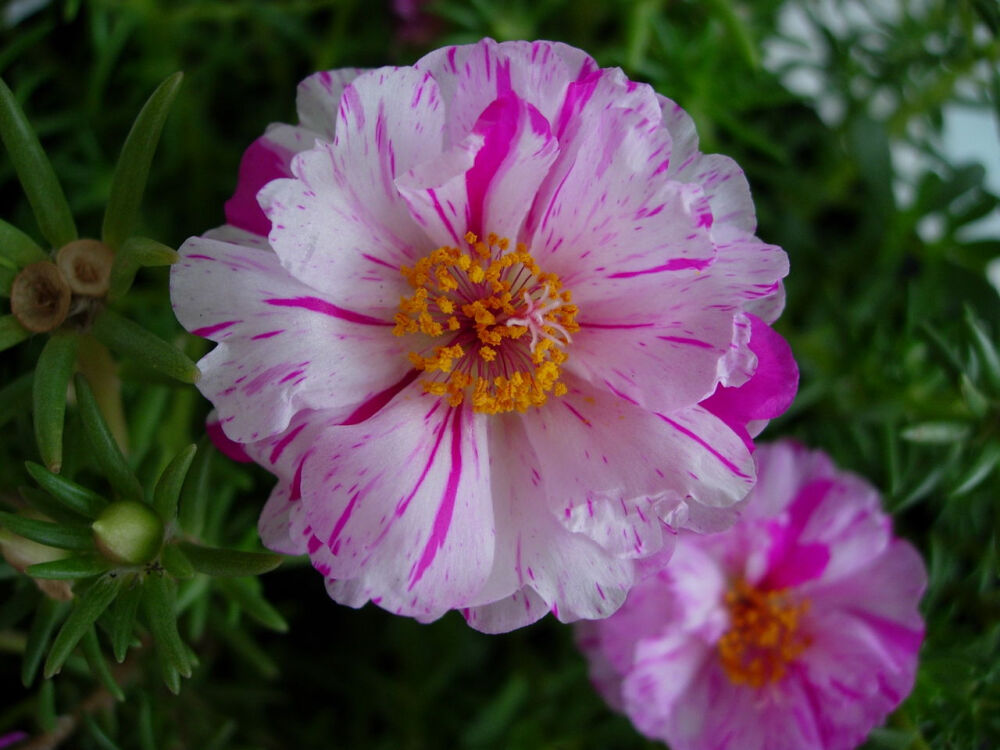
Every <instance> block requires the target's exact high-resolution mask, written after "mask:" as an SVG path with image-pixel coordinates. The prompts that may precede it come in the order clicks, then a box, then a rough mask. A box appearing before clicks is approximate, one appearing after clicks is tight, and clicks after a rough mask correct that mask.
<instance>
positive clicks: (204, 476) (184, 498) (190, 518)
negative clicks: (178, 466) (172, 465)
mask: <svg viewBox="0 0 1000 750" xmlns="http://www.w3.org/2000/svg"><path fill="white" fill-rule="evenodd" d="M213 453H214V451H212V450H211V449H210V446H209V444H208V438H202V439H201V440H200V441H199V443H198V453H197V455H196V456H195V459H194V463H193V464H192V466H191V469H190V470H189V471H188V473H187V478H186V479H185V480H184V486H183V488H182V490H181V499H180V514H179V518H178V520H179V521H180V525H181V528H182V529H184V531H186V532H187V533H188V534H190V535H191V536H193V537H200V536H201V533H202V531H204V528H205V510H206V508H207V507H208V478H209V471H210V468H211V464H212V454H213Z"/></svg>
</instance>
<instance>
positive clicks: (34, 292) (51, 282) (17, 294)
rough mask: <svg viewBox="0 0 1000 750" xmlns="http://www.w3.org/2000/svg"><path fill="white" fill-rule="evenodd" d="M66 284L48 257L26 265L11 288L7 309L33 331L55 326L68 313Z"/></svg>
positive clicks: (56, 326)
mask: <svg viewBox="0 0 1000 750" xmlns="http://www.w3.org/2000/svg"><path fill="white" fill-rule="evenodd" d="M71 297H72V292H71V291H70V287H69V284H67V283H66V279H65V278H63V275H62V273H60V271H59V269H58V268H57V267H56V265H55V264H54V263H50V262H49V261H47V260H43V261H39V262H38V263H31V264H30V265H27V266H25V267H24V268H23V269H22V270H21V272H20V273H19V274H18V275H17V276H15V277H14V283H13V284H12V285H11V288H10V310H11V312H12V313H14V317H15V318H17V320H18V322H20V323H21V325H23V326H24V327H25V328H27V329H28V330H29V331H31V332H32V333H45V332H46V331H51V330H53V329H55V328H58V327H59V325H60V324H62V322H63V321H64V320H66V315H67V314H68V313H69V303H70V298H71Z"/></svg>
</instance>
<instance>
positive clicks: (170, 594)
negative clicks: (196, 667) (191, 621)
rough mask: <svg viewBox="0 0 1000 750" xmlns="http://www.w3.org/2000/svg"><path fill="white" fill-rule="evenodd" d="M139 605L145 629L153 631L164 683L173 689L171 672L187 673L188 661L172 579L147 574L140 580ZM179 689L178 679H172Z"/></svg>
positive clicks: (183, 674)
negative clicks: (179, 625) (143, 614)
mask: <svg viewBox="0 0 1000 750" xmlns="http://www.w3.org/2000/svg"><path fill="white" fill-rule="evenodd" d="M142 588H143V596H142V605H143V611H144V612H145V613H146V620H147V622H148V624H149V629H150V630H151V631H152V632H153V638H154V639H155V641H156V648H157V651H158V652H159V654H160V659H161V662H160V664H161V666H162V667H163V668H164V670H163V671H164V678H165V681H166V682H167V687H169V688H170V689H171V690H172V691H174V692H176V690H174V680H173V672H177V674H179V675H180V676H182V677H190V676H191V663H190V661H189V660H188V656H187V649H186V648H185V647H184V642H183V641H182V640H181V637H180V634H179V633H178V632H177V613H176V611H175V603H176V600H177V593H176V590H175V588H174V583H173V581H171V580H169V579H168V578H166V577H165V576H162V575H155V574H154V575H150V576H149V577H148V578H146V582H145V583H144V584H143V587H142ZM176 684H177V687H178V689H179V682H178V683H176Z"/></svg>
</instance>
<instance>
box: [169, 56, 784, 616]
mask: <svg viewBox="0 0 1000 750" xmlns="http://www.w3.org/2000/svg"><path fill="white" fill-rule="evenodd" d="M298 110H299V118H300V121H301V124H300V125H298V126H290V125H274V126H272V127H271V128H269V129H268V130H267V132H266V133H265V135H264V136H263V137H262V138H260V139H258V140H257V141H256V142H255V143H254V144H252V145H251V146H250V148H249V149H248V150H247V152H246V154H245V156H244V159H243V162H242V165H241V167H240V179H239V184H238V186H237V189H236V193H235V195H234V196H233V198H232V199H231V200H230V201H229V202H228V203H227V204H226V218H227V222H228V223H227V224H226V225H225V226H223V227H220V228H218V229H215V230H212V231H210V232H208V233H206V234H205V235H204V236H202V237H195V238H191V239H190V240H188V241H187V242H186V243H185V244H184V246H183V247H182V248H181V256H182V258H181V262H180V263H178V264H177V265H176V266H174V268H173V271H172V276H171V293H172V297H173V303H174V309H175V311H176V313H177V316H178V318H179V320H180V321H181V323H182V324H183V325H184V326H185V327H187V328H188V330H190V331H191V332H192V333H195V334H196V335H199V336H204V337H206V338H209V339H211V340H213V341H216V342H218V346H217V347H216V348H215V349H214V350H213V351H212V352H211V353H210V354H209V355H208V356H207V357H205V358H204V359H203V360H202V361H201V363H200V364H199V366H200V368H201V371H202V378H201V380H200V382H199V388H200V389H201V391H202V393H204V394H205V396H206V397H208V398H209V399H210V400H211V401H212V403H213V404H214V405H215V407H216V409H217V412H218V419H219V424H220V425H221V428H222V430H224V433H225V435H226V437H227V438H228V439H229V440H231V441H234V442H236V443H240V444H242V445H243V446H244V448H245V450H246V451H247V452H248V453H249V455H250V456H251V457H253V459H254V460H256V461H257V462H258V463H260V464H261V465H263V466H265V467H267V468H268V469H269V470H271V471H272V472H274V473H275V474H276V475H277V476H278V479H279V482H278V485H277V487H276V488H275V490H274V492H273V493H272V495H271V497H270V499H269V501H268V503H267V505H266V507H265V508H264V511H263V514H262V516H261V520H260V532H261V535H262V538H263V540H264V542H265V543H266V544H267V545H268V546H270V547H272V548H274V549H276V550H280V551H283V552H288V553H308V554H309V555H310V557H311V558H312V562H313V565H314V566H315V567H316V568H317V569H318V570H319V571H320V572H322V573H323V575H324V576H325V578H326V581H327V589H328V591H329V593H330V595H331V596H332V597H333V598H334V599H336V600H337V601H339V602H343V603H345V604H349V605H351V606H361V605H362V604H364V603H365V602H366V601H369V600H371V601H373V602H375V603H376V604H378V605H380V606H382V607H384V608H386V609H389V610H390V611H393V612H396V613H399V614H404V615H410V616H414V617H418V618H420V619H422V620H431V619H434V618H436V617H439V616H441V615H442V614H443V613H444V612H446V611H448V610H449V609H456V608H457V609H461V610H463V612H464V614H465V617H466V618H467V620H468V621H469V622H470V624H472V625H473V626H474V627H476V628H479V629H481V630H485V631H493V632H498V631H504V630H509V629H512V628H516V627H519V626H522V625H525V624H528V623H530V622H533V621H534V620H536V619H537V618H539V617H541V616H542V615H543V614H544V613H546V612H548V611H553V612H554V613H555V614H556V615H557V616H558V617H559V618H560V619H561V620H564V621H570V620H575V619H578V618H598V617H604V616H607V615H609V614H610V613H611V612H613V611H614V610H615V609H617V608H618V606H619V605H620V604H621V602H622V601H623V600H624V597H625V594H626V592H627V591H628V590H629V588H630V587H631V586H632V583H633V578H634V561H635V560H637V559H640V558H643V557H646V556H648V555H650V554H653V553H654V552H657V551H659V550H661V548H663V547H664V545H665V544H666V543H667V542H668V541H669V540H670V539H671V538H672V533H665V531H664V530H665V529H667V526H665V524H668V525H669V527H672V528H680V527H690V528H696V529H699V530H711V529H718V528H723V527H725V526H726V525H727V524H728V523H730V521H731V519H732V517H733V512H732V510H731V508H732V505H733V504H734V503H736V502H737V501H739V500H740V499H741V498H742V497H743V496H744V495H746V493H747V492H748V491H749V490H750V488H751V487H752V486H753V483H754V476H755V469H754V460H753V457H752V455H751V453H752V448H753V443H752V435H754V434H756V433H757V432H758V431H759V430H760V429H761V428H762V427H763V425H764V424H765V423H766V421H767V420H768V419H770V418H771V417H774V416H776V415H777V414H779V413H780V412H781V411H783V410H784V408H786V407H787V405H788V403H789V401H790V400H791V398H792V397H793V395H794V393H795V389H796V386H797V379H798V375H797V370H796V368H795V363H794V361H793V360H792V357H791V353H790V351H789V348H788V345H787V344H786V343H785V342H784V340H783V339H781V337H780V336H778V335H777V334H775V333H774V332H773V331H772V330H771V328H770V323H771V322H773V321H774V319H775V318H776V317H777V316H778V314H779V313H780V311H781V307H782V304H783V300H784V297H783V289H782V285H781V279H782V277H783V276H784V275H785V273H786V271H787V258H786V256H785V253H784V252H783V251H782V250H781V249H780V248H778V247H774V246H772V245H767V244H765V243H763V242H761V241H760V240H759V239H757V238H756V237H755V236H754V234H753V232H754V228H755V218H754V210H753V205H752V203H751V200H750V194H749V190H748V188H747V183H746V180H745V178H744V177H743V173H742V172H741V171H740V169H739V167H737V165H736V164H735V163H734V162H733V161H731V160H730V159H728V158H726V157H723V156H706V155H704V154H702V153H700V152H699V151H698V143H697V137H696V135H695V131H694V126H693V124H692V122H691V120H690V118H689V117H688V116H687V115H686V114H685V113H684V112H683V110H681V109H680V107H678V106H677V105H676V104H674V103H673V102H672V101H670V100H669V99H666V98H664V97H662V96H660V95H658V94H657V93H656V92H654V91H653V90H652V89H651V88H650V87H649V86H646V85H644V84H637V83H634V82H632V81H629V80H628V79H627V78H625V76H624V75H623V74H622V72H621V71H620V70H617V69H612V70H602V69H600V68H598V66H597V64H596V63H595V62H594V61H593V60H592V59H591V58H590V57H588V56H587V55H586V54H584V53H583V52H581V51H580V50H577V49H573V48H572V47H568V46H566V45H563V44H557V43H549V42H535V43H527V42H511V43H503V44H497V43H496V42H494V41H492V40H488V39H487V40H484V41H482V42H480V43H478V44H474V45H469V46H464V47H448V48H445V49H441V50H438V51H436V52H433V53H431V54H429V55H427V56H426V57H424V58H423V59H421V60H420V61H419V62H417V64H416V65H414V66H412V67H403V68H380V69H378V70H369V71H359V70H338V71H332V72H324V73H318V74H316V75H313V76H311V77H310V78H308V79H306V80H305V81H304V82H303V83H302V84H301V86H300V87H299V95H298ZM668 532H669V530H668Z"/></svg>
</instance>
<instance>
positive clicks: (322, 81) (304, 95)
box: [295, 68, 365, 146]
mask: <svg viewBox="0 0 1000 750" xmlns="http://www.w3.org/2000/svg"><path fill="white" fill-rule="evenodd" d="M363 72H365V71H364V69H363V68H340V69H338V70H323V71H320V72H319V73H313V74H312V75H311V76H309V77H307V78H306V79H304V80H303V81H302V82H301V83H300V84H299V86H298V90H297V92H296V97H295V108H296V109H297V110H298V113H299V122H300V123H301V125H302V127H303V128H305V129H307V130H310V131H312V132H313V133H316V134H317V135H319V136H320V137H322V138H323V140H326V141H332V140H333V139H334V137H335V136H336V130H337V128H336V126H337V112H338V111H339V109H340V97H341V96H342V95H343V93H344V88H345V87H346V86H347V85H348V84H349V83H351V82H352V81H353V80H354V79H355V78H357V77H358V76H359V75H360V74H361V73H363ZM311 145H312V144H310V146H311Z"/></svg>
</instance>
